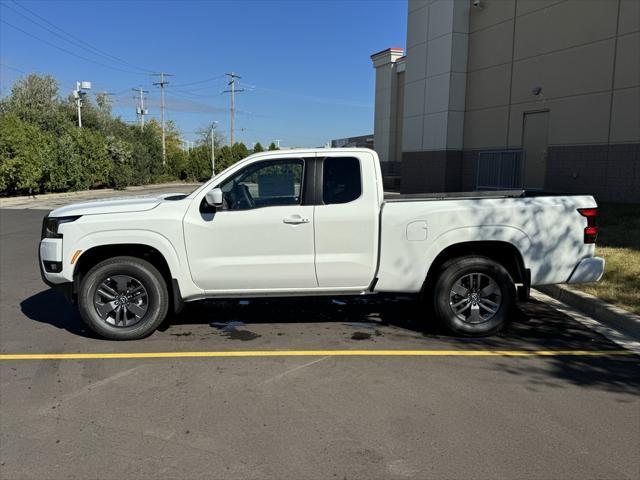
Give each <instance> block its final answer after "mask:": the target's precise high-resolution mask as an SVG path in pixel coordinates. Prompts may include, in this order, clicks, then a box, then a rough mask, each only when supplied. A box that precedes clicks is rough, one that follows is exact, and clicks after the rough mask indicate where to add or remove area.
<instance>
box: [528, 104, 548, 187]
mask: <svg viewBox="0 0 640 480" xmlns="http://www.w3.org/2000/svg"><path fill="white" fill-rule="evenodd" d="M548 131H549V112H532V113H525V114H524V128H523V133H522V148H523V149H524V151H525V168H524V188H526V189H534V190H542V189H543V188H544V177H545V174H546V172H547V140H548Z"/></svg>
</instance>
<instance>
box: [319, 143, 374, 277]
mask: <svg viewBox="0 0 640 480" xmlns="http://www.w3.org/2000/svg"><path fill="white" fill-rule="evenodd" d="M373 162H374V158H373V156H372V155H369V154H366V153H364V154H363V153H359V154H358V155H354V156H345V155H344V154H342V155H341V156H327V157H325V158H324V159H322V161H321V162H320V164H319V175H318V178H319V180H320V181H321V185H320V184H318V188H317V190H316V192H317V193H316V195H317V196H319V197H320V198H316V207H315V215H314V219H315V243H316V274H317V277H318V286H319V287H321V288H332V287H336V288H345V287H358V288H363V289H365V288H367V287H368V286H369V285H370V283H371V281H372V279H373V275H374V273H375V268H376V262H377V254H378V218H379V201H378V191H377V184H376V171H375V168H374V163H373ZM319 191H320V192H319Z"/></svg>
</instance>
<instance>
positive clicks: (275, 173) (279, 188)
mask: <svg viewBox="0 0 640 480" xmlns="http://www.w3.org/2000/svg"><path fill="white" fill-rule="evenodd" d="M303 170H304V161H303V160H301V159H297V158H294V159H290V160H265V161H263V162H256V163H253V164H251V165H249V166H247V167H245V168H243V169H242V170H240V171H239V172H238V173H236V174H235V175H234V176H233V177H231V178H229V179H227V180H226V181H225V182H224V183H223V184H221V185H220V188H221V189H222V193H223V200H224V208H225V209H226V210H249V209H252V208H261V207H276V206H282V205H300V202H301V199H302V178H303Z"/></svg>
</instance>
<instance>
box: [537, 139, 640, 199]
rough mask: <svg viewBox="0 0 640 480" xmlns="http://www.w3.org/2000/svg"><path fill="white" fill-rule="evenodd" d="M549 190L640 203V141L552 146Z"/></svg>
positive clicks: (548, 181)
mask: <svg viewBox="0 0 640 480" xmlns="http://www.w3.org/2000/svg"><path fill="white" fill-rule="evenodd" d="M545 186H546V188H545V189H546V190H548V191H553V192H566V193H573V194H589V195H594V196H595V197H596V199H598V200H602V201H609V202H628V203H640V144H638V143H635V144H619V145H567V146H556V147H549V149H548V154H547V174H546V179H545Z"/></svg>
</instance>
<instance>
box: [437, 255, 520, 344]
mask: <svg viewBox="0 0 640 480" xmlns="http://www.w3.org/2000/svg"><path fill="white" fill-rule="evenodd" d="M514 303H515V286H514V283H513V279H512V278H511V275H509V272H507V270H505V268H504V267H503V266H502V265H500V264H499V263H496V262H494V261H493V260H491V259H489V258H486V257H480V256H468V257H461V258H458V259H455V260H453V261H451V262H449V263H447V264H445V266H444V268H443V270H442V271H441V273H440V276H439V278H438V279H437V281H436V283H435V288H434V290H433V306H434V311H435V313H436V316H437V317H438V319H439V320H440V322H441V323H442V324H443V325H444V326H445V327H446V328H447V329H449V330H450V331H452V332H453V333H455V334H458V335H468V336H486V335H491V334H493V333H496V332H497V331H499V330H500V329H501V328H502V327H504V325H505V324H506V323H507V321H508V319H509V314H510V313H511V311H512V309H513V306H514Z"/></svg>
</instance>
